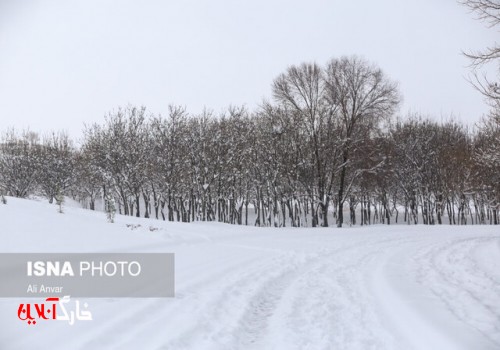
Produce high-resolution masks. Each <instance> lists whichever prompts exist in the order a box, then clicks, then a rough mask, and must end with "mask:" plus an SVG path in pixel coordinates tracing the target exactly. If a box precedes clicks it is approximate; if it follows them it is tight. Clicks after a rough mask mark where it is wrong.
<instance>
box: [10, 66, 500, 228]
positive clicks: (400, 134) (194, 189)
mask: <svg viewBox="0 0 500 350" xmlns="http://www.w3.org/2000/svg"><path fill="white" fill-rule="evenodd" d="M272 93H273V96H272V99H271V100H270V101H266V102H264V103H263V104H262V106H260V107H259V108H258V109H256V110H255V111H249V110H247V109H246V108H245V107H229V108H227V110H226V111H224V112H222V113H218V114H215V113H213V112H211V111H208V110H205V111H203V112H202V113H200V114H197V115H192V114H189V113H188V112H187V110H186V108H185V107H181V106H173V105H172V106H170V107H169V110H168V113H167V114H166V115H164V116H162V115H155V114H152V113H149V112H147V110H146V108H145V107H135V106H130V105H129V106H125V107H122V108H118V109H117V110H114V111H112V112H109V113H108V114H107V115H106V116H105V119H104V122H103V123H97V124H94V125H91V126H88V127H86V128H85V130H84V137H83V141H82V143H81V145H79V146H78V147H77V146H76V145H75V143H74V142H72V140H71V139H70V138H69V137H68V136H67V135H66V134H64V133H56V132H54V133H52V134H51V135H48V136H45V137H40V136H39V135H38V134H36V133H33V132H29V131H23V132H16V131H13V130H12V131H8V132H4V134H3V135H2V138H1V141H0V193H1V194H5V195H9V196H15V197H22V198H23V197H27V196H29V195H35V194H41V195H44V196H46V197H47V198H48V200H49V201H50V202H52V201H53V200H54V199H55V200H56V201H58V200H60V198H61V197H62V196H70V197H72V198H74V199H76V200H78V201H79V202H81V203H82V204H83V205H84V206H85V207H87V208H89V209H92V210H95V209H99V208H96V202H98V203H101V201H104V202H105V203H108V204H109V203H110V202H111V201H112V202H113V207H114V206H115V205H116V210H117V211H118V212H119V213H121V214H124V215H134V216H144V217H146V218H151V217H152V218H156V219H162V220H168V221H182V222H191V221H219V222H225V223H231V224H240V225H257V226H275V227H284V226H293V227H300V226H312V227H315V226H329V225H331V224H335V225H337V226H338V227H342V226H343V225H345V224H350V225H368V224H374V223H386V224H391V223H398V222H406V223H411V224H417V223H423V224H430V225H432V224H442V223H449V224H456V225H462V224H498V223H499V209H500V118H499V115H500V114H499V113H495V111H498V110H497V109H493V110H492V113H491V115H490V116H488V117H487V118H485V119H484V120H483V121H482V122H481V124H480V125H479V126H478V127H477V128H476V129H475V130H470V129H469V128H468V127H467V126H465V125H463V124H461V123H459V122H457V121H453V120H450V121H447V122H443V123H438V122H436V121H433V120H431V119H429V118H424V117H422V116H420V115H410V116H407V117H405V118H396V117H395V113H396V112H397V109H398V105H399V103H400V101H401V96H400V93H399V90H398V85H397V83H395V82H394V81H392V80H391V79H389V78H388V77H387V76H386V75H385V74H384V73H383V72H382V70H381V69H380V68H378V67H377V66H375V65H373V64H370V63H369V62H367V61H365V60H363V59H360V58H358V57H342V58H340V59H332V60H331V61H329V62H328V63H327V64H326V65H324V66H320V65H318V64H315V63H303V64H301V65H298V66H291V67H289V68H288V69H287V70H286V71H285V72H284V73H283V74H281V75H279V76H278V77H277V78H276V79H275V80H274V82H273V84H272ZM344 215H345V216H344Z"/></svg>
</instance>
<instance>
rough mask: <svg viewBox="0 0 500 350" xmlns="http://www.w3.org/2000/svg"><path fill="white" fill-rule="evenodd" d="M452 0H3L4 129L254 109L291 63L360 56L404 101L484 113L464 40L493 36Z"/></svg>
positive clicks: (430, 111) (0, 95) (425, 108)
mask: <svg viewBox="0 0 500 350" xmlns="http://www.w3.org/2000/svg"><path fill="white" fill-rule="evenodd" d="M497 35H498V33H497V31H496V30H492V29H487V28H486V26H485V25H484V23H481V22H479V21H476V20H474V19H473V16H472V15H471V14H470V13H468V10H467V9H466V8H464V7H463V6H460V5H459V4H458V3H457V2H456V1H455V0H418V1H417V0H379V1H340V0H329V1H327V0H307V1H305V0H304V1H291V0H248V1H235V0H234V1H229V0H226V1H222V0H210V1H193V0H182V1H181V0H179V1H166V0H163V1H161V0H156V1H153V0H141V1H139V0H135V1H132V0H120V1H118V0H117V1H109V0H82V1H68V0H43V1H31V0H21V1H19V0H0V130H5V129H6V128H7V127H10V126H13V127H16V128H26V127H29V128H30V129H31V130H34V131H42V132H46V131H48V130H52V129H58V130H59V129H62V130H66V131H68V132H69V133H70V134H71V135H72V136H80V134H81V130H82V129H83V124H84V123H87V124H89V123H93V122H98V121H102V120H103V116H104V114H105V113H106V112H108V111H110V110H112V109H115V108H116V107H118V106H123V105H126V104H128V103H131V104H135V105H145V106H146V107H147V108H148V110H149V111H150V112H153V113H162V114H166V111H167V106H168V104H171V103H173V104H181V105H185V106H186V107H187V108H188V111H190V112H192V113H198V112H200V111H201V110H202V109H203V107H204V106H206V107H208V108H210V109H213V110H214V111H215V112H219V111H221V110H222V109H223V108H225V107H227V106H228V105H230V104H232V105H240V104H245V105H246V106H248V107H249V108H251V109H253V108H256V107H257V106H258V105H259V104H260V103H261V102H262V100H263V98H269V97H270V96H271V89H270V86H271V83H272V81H273V79H274V78H275V77H276V76H277V75H279V74H280V73H282V72H283V71H284V70H285V69H286V68H287V67H288V66H289V65H292V64H299V63H301V62H304V61H316V62H317V63H320V64H324V63H325V62H326V61H327V60H328V59H330V58H333V57H340V56H342V55H352V54H356V55H360V56H363V57H364V58H366V59H367V60H369V61H371V62H373V63H376V64H377V65H379V66H380V67H381V68H382V69H383V70H384V71H385V72H386V73H387V75H388V76H389V77H391V78H392V79H394V80H396V81H398V82H399V84H400V88H401V92H402V94H403V96H404V104H403V107H402V109H401V111H400V113H402V114H406V113H407V111H414V112H422V113H423V114H425V115H431V116H433V117H434V118H436V119H441V118H447V117H449V116H450V115H453V116H455V117H456V118H457V119H459V120H462V121H464V122H467V123H470V124H473V123H474V122H476V121H478V119H479V118H480V117H481V115H483V114H484V113H486V112H487V110H488V107H487V105H486V104H485V102H484V100H483V99H482V97H481V96H480V95H479V93H477V92H476V91H475V90H474V89H473V88H472V87H471V85H470V84H469V83H468V82H467V81H466V79H465V77H466V76H467V75H468V74H469V68H468V67H467V65H468V61H467V59H466V58H465V57H463V56H462V55H461V51H462V50H469V49H481V48H484V47H486V46H488V45H492V44H493V43H494V42H495V40H496V37H497Z"/></svg>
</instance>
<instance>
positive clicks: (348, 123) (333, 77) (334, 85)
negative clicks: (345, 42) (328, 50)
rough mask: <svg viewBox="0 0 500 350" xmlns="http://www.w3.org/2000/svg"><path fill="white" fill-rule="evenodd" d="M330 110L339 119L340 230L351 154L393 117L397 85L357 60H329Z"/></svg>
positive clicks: (397, 102)
mask: <svg viewBox="0 0 500 350" xmlns="http://www.w3.org/2000/svg"><path fill="white" fill-rule="evenodd" d="M325 79H326V89H327V98H328V101H329V104H330V106H331V107H330V108H329V109H330V110H333V111H335V113H336V115H337V117H338V119H339V128H338V131H339V133H340V135H338V137H340V138H341V140H342V144H341V152H342V163H341V166H340V168H341V170H340V182H339V190H338V198H337V201H338V220H337V226H338V227H342V223H343V204H344V202H345V200H346V198H347V196H348V195H349V190H350V188H349V186H348V184H346V181H345V180H346V174H347V171H348V169H349V162H350V159H351V154H352V153H353V150H354V149H355V148H356V147H357V146H358V145H359V144H360V143H362V142H363V141H364V140H366V138H367V137H369V135H370V130H371V129H372V128H374V127H376V126H377V124H378V122H379V121H380V120H381V119H382V118H384V117H388V116H390V115H392V114H393V112H394V111H395V109H396V108H397V106H398V104H399V102H400V95H399V92H398V85H397V83H395V82H393V81H391V80H389V79H388V78H387V77H386V76H385V75H384V73H383V72H382V70H381V69H380V68H377V67H376V66H374V65H371V64H369V63H368V62H367V61H365V60H363V59H360V58H358V57H355V56H353V57H343V58H340V59H333V60H331V61H330V63H329V64H328V66H327V69H326V77H325Z"/></svg>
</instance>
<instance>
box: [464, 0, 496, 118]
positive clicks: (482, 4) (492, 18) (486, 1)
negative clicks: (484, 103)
mask: <svg viewBox="0 0 500 350" xmlns="http://www.w3.org/2000/svg"><path fill="white" fill-rule="evenodd" d="M459 2H460V3H461V4H462V5H465V6H467V7H468V8H469V9H470V10H471V12H473V13H474V14H475V15H476V18H477V19H479V20H481V21H484V22H486V24H487V26H488V27H489V28H494V27H496V26H498V25H499V24H500V0H460V1H459ZM464 55H465V56H466V57H468V58H469V59H470V60H471V67H472V68H473V72H472V77H471V78H470V79H469V80H470V82H471V83H472V84H473V85H474V87H475V88H476V89H477V90H479V91H480V92H481V93H482V94H483V95H484V96H486V98H487V99H488V101H489V102H490V104H491V105H492V106H493V107H494V108H496V109H498V108H500V105H499V104H500V86H499V83H498V82H496V81H492V80H491V79H489V78H488V77H487V76H486V74H485V73H481V72H480V69H481V68H482V67H483V66H485V65H486V64H488V63H495V64H497V80H499V76H498V70H500V62H499V61H498V60H499V59H500V46H499V45H498V44H496V43H495V44H494V45H493V46H490V47H487V48H486V49H484V50H483V51H469V52H464Z"/></svg>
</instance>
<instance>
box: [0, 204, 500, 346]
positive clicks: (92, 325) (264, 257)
mask: <svg viewBox="0 0 500 350" xmlns="http://www.w3.org/2000/svg"><path fill="white" fill-rule="evenodd" d="M7 200H8V204H7V205H2V204H0V222H1V227H0V240H1V241H2V245H1V251H2V252H174V253H175V258H176V297H175V298H169V299H85V302H87V303H88V304H89V309H90V310H91V311H92V316H93V321H88V322H79V323H75V324H74V325H73V326H69V325H68V324H65V323H64V322H40V323H39V324H37V325H36V326H28V325H26V324H25V323H24V322H21V321H20V320H18V319H17V307H18V305H19V303H20V302H23V301H24V300H22V299H0V310H1V311H2V312H1V313H0V349H2V350H3V349H29V348H33V346H37V347H38V348H42V349H49V348H50V349H110V348H112V349H498V348H500V230H499V227H498V226H441V227H440V226H424V225H417V226H406V225H397V226H381V225H376V226H366V227H362V228H343V229H337V228H333V227H332V228H314V229H313V228H300V229H297V228H295V229H293V228H279V229H276V228H255V227H245V226H233V225H225V224H218V223H191V224H181V223H168V222H163V221H158V220H147V219H140V218H134V217H124V216H119V215H117V216H116V222H115V223H114V224H111V223H108V222H107V220H106V216H105V214H104V213H102V212H92V211H89V210H83V209H79V208H76V207H75V206H67V207H65V208H64V214H60V213H58V212H57V206H55V205H49V204H48V203H44V202H36V201H29V200H21V199H16V198H10V197H9V198H7ZM127 225H128V226H127ZM139 225H140V226H139ZM132 228H133V229H132Z"/></svg>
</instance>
